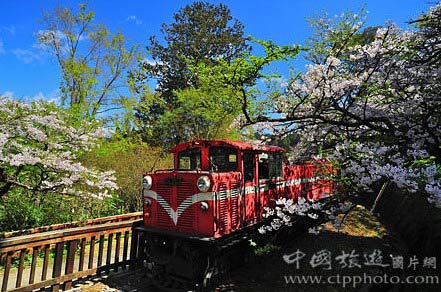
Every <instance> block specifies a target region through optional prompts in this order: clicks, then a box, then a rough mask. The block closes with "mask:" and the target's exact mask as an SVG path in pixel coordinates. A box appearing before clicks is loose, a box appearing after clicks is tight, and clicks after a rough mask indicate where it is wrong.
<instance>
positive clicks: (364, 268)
mask: <svg viewBox="0 0 441 292" xmlns="http://www.w3.org/2000/svg"><path fill="white" fill-rule="evenodd" d="M345 222H346V224H345V225H344V228H343V229H341V230H337V229H335V227H333V226H332V225H331V224H327V225H326V226H325V228H324V230H323V231H322V232H321V233H320V234H318V235H314V234H309V233H307V232H304V233H301V234H297V235H296V236H291V237H289V238H286V239H285V240H282V241H281V242H284V243H283V244H280V243H279V244H278V248H273V249H270V251H271V252H269V253H264V254H263V255H262V254H261V255H259V256H257V255H255V254H254V253H252V252H251V256H250V257H249V260H248V262H247V263H246V264H245V265H243V266H242V267H240V268H238V269H236V270H234V271H232V272H230V273H229V274H228V275H225V281H223V283H222V284H221V285H219V286H218V288H216V289H215V290H214V291H256V292H257V291H263V292H265V291H268V292H277V291H299V292H300V291H302V292H309V291H311V292H316V291H325V292H326V291H329V292H331V291H369V292H380V291H391V292H398V291H400V292H401V291H433V292H435V291H441V286H440V285H439V284H438V285H435V284H427V282H428V281H430V278H427V276H429V277H430V276H432V278H431V279H432V280H433V279H434V278H433V276H437V277H438V281H439V279H441V276H440V275H439V272H438V270H439V269H440V268H438V270H437V269H433V268H432V269H431V268H427V267H425V268H423V267H422V265H423V264H422V261H423V259H419V265H417V266H416V270H414V269H413V266H410V267H408V264H409V258H407V257H406V256H407V250H406V247H405V245H404V244H402V242H400V240H399V239H397V238H395V237H394V236H393V235H391V234H390V233H389V232H388V231H387V230H386V229H385V228H384V227H383V226H382V225H381V224H380V223H379V222H378V220H377V219H376V218H375V217H374V216H372V214H371V213H370V212H369V211H367V210H366V209H365V208H363V207H361V206H357V207H356V208H355V209H354V210H353V211H351V212H350V213H349V215H348V216H347V218H346V219H345ZM296 253H297V255H298V256H299V258H300V257H301V258H300V259H299V260H298V261H294V262H292V263H291V264H288V263H287V262H286V261H285V260H284V259H283V257H284V256H285V257H286V256H287V255H292V257H291V260H292V259H293V258H295V255H296ZM326 255H329V256H330V257H327V256H326ZM391 255H393V256H394V257H395V258H399V257H400V256H403V260H404V263H403V269H400V268H393V266H392V258H391ZM405 255H406V256H405ZM320 256H321V257H320ZM327 258H328V259H330V262H329V261H327V260H326V259H327ZM319 263H321V264H319ZM437 273H438V274H437ZM415 276H417V277H420V278H418V280H419V281H422V280H424V281H423V282H426V284H424V283H420V284H418V285H409V284H400V285H391V284H388V283H386V282H390V281H391V277H394V278H393V280H394V281H396V280H399V281H407V278H408V277H413V278H412V279H414V280H416V278H415ZM308 277H309V278H308ZM311 277H315V278H311ZM421 277H425V278H421ZM380 278H381V279H380ZM386 278H387V279H388V280H385V279H386ZM435 280H436V279H435ZM293 281H295V283H293ZM312 281H320V283H317V282H315V283H313V282H312ZM359 281H361V282H360V283H358V282H359ZM300 282H302V283H300ZM330 282H332V284H331V283H330ZM344 282H345V283H344ZM356 282H357V283H356ZM78 287H79V288H78V289H80V290H82V291H88V292H92V291H93V292H98V291H100V292H101V291H133V292H134V291H157V290H156V289H155V288H154V287H153V286H152V285H151V284H150V281H149V279H148V278H147V277H146V276H145V274H144V273H143V272H142V271H138V272H136V273H127V272H125V273H117V274H110V275H109V276H108V277H107V278H103V279H100V280H98V281H95V282H89V283H84V284H82V286H81V285H80V286H78Z"/></svg>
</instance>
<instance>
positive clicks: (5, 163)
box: [0, 97, 117, 198]
mask: <svg viewBox="0 0 441 292" xmlns="http://www.w3.org/2000/svg"><path fill="white" fill-rule="evenodd" d="M68 121H69V115H68V113H67V112H65V111H63V110H61V109H59V108H57V107H56V106H55V105H54V104H51V103H47V102H43V101H39V102H33V103H32V104H26V103H23V102H20V101H17V100H11V99H9V98H6V97H0V125H1V126H0V197H4V196H6V195H7V194H8V192H10V191H13V190H14V189H20V190H21V191H26V192H30V193H34V194H37V193H39V194H50V193H57V194H66V195H71V196H88V197H90V196H92V197H96V198H103V197H105V196H108V195H109V191H112V190H115V189H117V185H116V183H115V178H114V176H113V172H112V171H105V172H101V171H96V170H94V169H91V168H87V167H85V166H83V165H82V164H81V163H80V162H78V160H77V158H78V156H79V155H80V154H81V153H82V152H84V151H89V150H90V149H91V148H92V147H95V146H96V145H97V143H98V142H99V140H100V139H101V138H103V137H105V134H106V133H105V131H104V130H103V129H102V128H100V127H97V125H95V124H93V123H88V122H82V123H81V125H78V126H72V125H71V123H69V122H68Z"/></svg>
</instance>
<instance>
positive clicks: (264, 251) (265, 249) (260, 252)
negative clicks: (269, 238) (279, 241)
mask: <svg viewBox="0 0 441 292" xmlns="http://www.w3.org/2000/svg"><path fill="white" fill-rule="evenodd" d="M279 249H280V246H277V245H274V244H271V243H266V244H265V245H264V246H260V247H256V248H255V249H254V254H255V255H257V256H265V255H269V254H272V253H273V252H275V251H277V250H279Z"/></svg>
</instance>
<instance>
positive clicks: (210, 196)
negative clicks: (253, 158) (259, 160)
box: [143, 177, 320, 225]
mask: <svg viewBox="0 0 441 292" xmlns="http://www.w3.org/2000/svg"><path fill="white" fill-rule="evenodd" d="M319 179H320V178H319V177H310V178H298V179H294V180H287V181H282V182H277V183H276V187H277V188H284V187H288V186H294V185H300V184H304V183H308V182H315V181H317V180H319ZM268 189H269V185H268V184H264V185H260V188H259V192H264V191H267V190H268ZM240 191H241V189H232V190H225V191H223V192H225V193H226V195H227V196H226V197H227V198H228V197H230V196H231V193H232V192H236V193H238V194H239V195H242V194H241V193H240ZM253 193H255V188H254V186H248V187H245V194H246V195H248V194H253ZM143 194H144V197H147V198H152V199H155V200H156V202H158V203H159V205H161V207H162V208H163V209H164V210H165V211H166V212H167V214H168V215H169V216H170V218H171V219H172V221H173V223H174V224H175V225H177V222H178V219H179V217H180V216H181V214H182V213H184V211H185V210H187V208H188V207H190V206H191V205H193V204H194V203H197V202H202V201H211V200H214V195H215V192H206V193H197V194H194V195H193V196H190V197H188V198H187V199H185V200H184V201H183V202H182V203H181V204H180V205H179V206H178V208H177V210H176V211H175V210H173V208H172V207H171V206H170V205H169V203H168V202H167V201H166V200H165V199H164V198H163V197H162V196H161V195H160V194H158V193H156V192H155V191H151V190H144V193H143Z"/></svg>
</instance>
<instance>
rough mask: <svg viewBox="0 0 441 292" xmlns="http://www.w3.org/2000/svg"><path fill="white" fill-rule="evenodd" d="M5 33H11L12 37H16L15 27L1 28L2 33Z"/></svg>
mask: <svg viewBox="0 0 441 292" xmlns="http://www.w3.org/2000/svg"><path fill="white" fill-rule="evenodd" d="M2 31H5V32H8V33H10V34H11V35H15V26H13V25H11V26H2V27H0V32H2Z"/></svg>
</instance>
